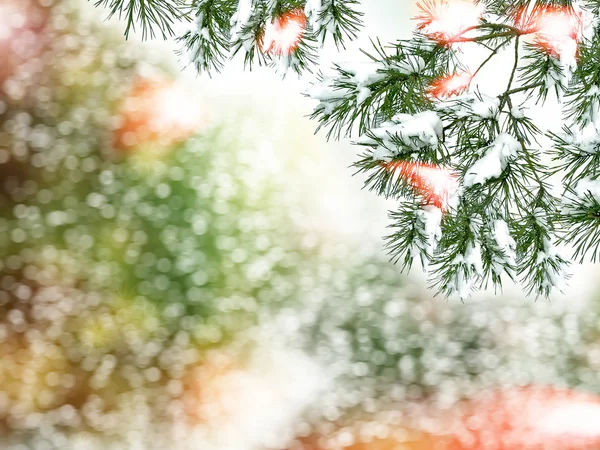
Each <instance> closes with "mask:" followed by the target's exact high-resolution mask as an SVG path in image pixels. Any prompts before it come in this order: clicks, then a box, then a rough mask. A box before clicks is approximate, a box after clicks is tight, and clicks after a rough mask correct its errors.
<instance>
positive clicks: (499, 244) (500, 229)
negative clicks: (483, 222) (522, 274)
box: [489, 219, 517, 276]
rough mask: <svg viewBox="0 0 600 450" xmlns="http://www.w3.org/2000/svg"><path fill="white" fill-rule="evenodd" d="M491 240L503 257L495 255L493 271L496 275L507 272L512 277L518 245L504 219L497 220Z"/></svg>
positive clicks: (494, 223) (493, 226)
mask: <svg viewBox="0 0 600 450" xmlns="http://www.w3.org/2000/svg"><path fill="white" fill-rule="evenodd" d="M489 238H491V240H493V242H495V244H496V245H495V246H496V248H497V249H498V250H500V252H501V255H493V258H494V260H493V261H492V270H493V271H494V272H495V273H496V275H501V274H502V272H503V271H504V270H506V271H507V272H508V273H509V274H510V275H511V276H512V275H513V272H514V271H513V268H514V267H515V266H516V259H517V256H516V249H517V244H516V242H515V240H514V239H513V237H512V236H511V235H510V230H509V229H508V224H507V223H506V222H505V221H504V220H502V219H497V220H495V221H494V222H493V224H492V229H491V233H490V236H489Z"/></svg>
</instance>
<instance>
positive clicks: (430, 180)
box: [384, 161, 458, 211]
mask: <svg viewBox="0 0 600 450" xmlns="http://www.w3.org/2000/svg"><path fill="white" fill-rule="evenodd" d="M384 166H385V167H386V169H388V170H393V171H397V172H398V175H399V176H400V177H401V178H402V179H403V180H404V181H406V183H408V184H409V185H410V186H411V187H412V188H413V189H414V190H415V192H416V193H417V194H418V195H420V196H421V197H423V204H424V205H433V206H436V207H438V208H440V209H441V210H442V211H446V210H447V209H448V206H449V201H450V197H451V196H452V194H454V192H456V190H457V189H458V177H457V176H456V175H455V174H454V173H453V172H452V171H450V170H448V169H444V168H441V167H437V166H435V165H432V164H424V163H415V162H407V161H392V162H389V163H385V164H384Z"/></svg>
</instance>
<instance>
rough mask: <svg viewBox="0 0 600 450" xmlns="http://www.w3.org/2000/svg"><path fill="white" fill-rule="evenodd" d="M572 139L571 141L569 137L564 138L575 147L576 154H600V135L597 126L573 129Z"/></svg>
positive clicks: (590, 124)
mask: <svg viewBox="0 0 600 450" xmlns="http://www.w3.org/2000/svg"><path fill="white" fill-rule="evenodd" d="M571 133H572V135H571V136H572V137H570V139H569V135H566V136H563V137H564V138H566V140H567V141H570V143H571V144H572V145H573V147H574V150H575V152H577V153H579V154H584V153H588V154H593V153H598V151H599V150H600V133H598V130H597V129H596V126H595V125H593V124H592V123H589V124H588V125H586V126H585V127H583V129H581V130H579V129H577V128H575V129H573V131H572V132H571Z"/></svg>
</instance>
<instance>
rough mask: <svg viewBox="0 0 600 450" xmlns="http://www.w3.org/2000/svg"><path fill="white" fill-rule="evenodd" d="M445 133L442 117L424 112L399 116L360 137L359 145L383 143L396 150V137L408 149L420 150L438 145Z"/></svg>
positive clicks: (433, 112)
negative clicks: (394, 144)
mask: <svg viewBox="0 0 600 450" xmlns="http://www.w3.org/2000/svg"><path fill="white" fill-rule="evenodd" d="M443 132H444V127H443V124H442V120H441V119H440V116H438V114H437V113H436V112H435V111H423V112H421V113H418V114H414V115H410V114H397V115H395V116H394V117H393V118H392V120H391V121H389V122H384V123H382V124H381V126H380V127H377V128H373V129H372V130H370V132H369V133H368V134H366V135H363V136H361V137H359V139H358V141H357V142H358V143H359V144H364V145H369V144H377V143H378V141H383V143H384V144H387V145H386V147H388V148H392V149H393V148H394V147H393V145H392V138H393V137H396V138H398V139H400V140H401V141H402V143H403V144H405V145H406V146H408V147H411V148H412V149H414V150H419V149H421V148H423V147H432V146H436V145H438V143H439V141H440V138H441V137H442V135H443Z"/></svg>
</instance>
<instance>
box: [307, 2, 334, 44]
mask: <svg viewBox="0 0 600 450" xmlns="http://www.w3.org/2000/svg"><path fill="white" fill-rule="evenodd" d="M333 2H334V0H307V1H306V5H305V7H304V14H306V18H307V19H308V23H309V24H310V27H311V28H312V31H313V32H314V33H315V34H318V35H320V38H321V42H323V40H324V39H325V31H327V32H329V33H332V34H333V33H335V30H336V27H337V23H336V22H337V21H336V18H335V16H334V15H333V8H332V6H333Z"/></svg>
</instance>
